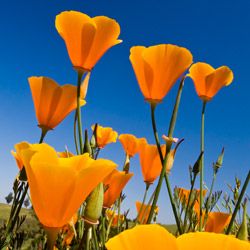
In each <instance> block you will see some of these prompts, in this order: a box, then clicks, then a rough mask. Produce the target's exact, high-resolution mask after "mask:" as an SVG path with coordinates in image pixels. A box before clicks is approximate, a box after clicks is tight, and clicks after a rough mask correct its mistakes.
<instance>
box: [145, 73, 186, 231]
mask: <svg viewBox="0 0 250 250" xmlns="http://www.w3.org/2000/svg"><path fill="white" fill-rule="evenodd" d="M184 80H185V77H183V78H182V80H181V82H180V85H179V89H178V94H177V97H176V101H175V106H174V109H173V112H172V117H171V121H170V125H169V130H168V137H170V138H171V137H172V136H173V132H174V128H175V124H176V119H177V114H178V109H179V105H180V100H181V94H182V90H183V86H184ZM154 111H155V105H153V104H151V119H152V126H153V131H154V135H155V141H156V145H157V148H158V152H159V156H160V159H161V162H162V171H161V175H160V177H159V181H158V184H157V187H156V192H155V197H154V200H153V204H152V208H151V210H150V214H149V217H148V221H147V223H148V224H149V223H150V222H151V220H152V217H153V213H154V208H155V206H156V204H157V201H158V198H159V194H160V190H161V186H162V181H163V178H164V177H165V182H166V185H167V190H168V195H169V199H170V202H171V206H172V209H173V213H174V217H175V220H176V224H177V227H178V231H179V233H180V234H181V233H182V230H181V226H180V222H179V219H178V214H177V210H176V207H175V204H174V199H173V195H172V190H171V186H170V182H169V179H168V175H167V173H166V164H167V161H168V157H169V156H170V150H171V145H172V143H168V142H167V143H166V153H165V157H164V158H163V154H162V151H161V146H160V143H159V137H158V133H157V129H156V122H155V117H154Z"/></svg>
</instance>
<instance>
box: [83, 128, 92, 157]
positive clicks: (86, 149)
mask: <svg viewBox="0 0 250 250" xmlns="http://www.w3.org/2000/svg"><path fill="white" fill-rule="evenodd" d="M84 137H85V138H84V146H83V153H89V154H90V155H91V154H92V149H91V146H90V143H89V137H88V130H87V129H85V136H84Z"/></svg>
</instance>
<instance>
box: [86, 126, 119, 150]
mask: <svg viewBox="0 0 250 250" xmlns="http://www.w3.org/2000/svg"><path fill="white" fill-rule="evenodd" d="M91 128H92V130H94V129H95V125H92V127H91ZM96 137H97V138H96V144H97V147H98V148H104V147H105V146H106V145H107V144H109V143H112V142H116V140H117V137H118V133H117V132H116V131H114V130H113V129H112V128H110V127H102V126H100V125H97V129H96Z"/></svg>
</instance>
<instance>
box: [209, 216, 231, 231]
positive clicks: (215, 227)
mask: <svg viewBox="0 0 250 250" xmlns="http://www.w3.org/2000/svg"><path fill="white" fill-rule="evenodd" d="M231 217H232V215H231V214H228V213H222V212H209V213H208V218H207V222H206V225H205V231H206V232H213V233H222V232H223V230H224V229H225V228H226V227H227V226H228V225H229V223H230V220H231Z"/></svg>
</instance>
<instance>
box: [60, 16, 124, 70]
mask: <svg viewBox="0 0 250 250" xmlns="http://www.w3.org/2000/svg"><path fill="white" fill-rule="evenodd" d="M55 25H56V29H57V31H58V33H59V34H60V36H61V37H62V38H63V40H64V42H65V44H66V47H67V50H68V54H69V57H70V60H71V62H72V64H73V66H74V67H76V68H77V67H79V68H82V69H83V70H87V71H90V70H92V68H93V67H94V66H95V64H96V63H97V62H98V60H99V59H100V58H101V57H102V56H103V54H104V53H105V52H106V51H107V50H108V49H110V48H111V47H112V46H114V45H116V44H119V43H121V42H122V40H118V36H119V34H120V26H119V24H118V23H117V22H116V21H115V20H114V19H111V18H109V17H106V16H96V17H93V18H91V17H89V16H88V15H86V14H84V13H81V12H78V11H64V12H62V13H60V14H59V15H57V16H56V21H55Z"/></svg>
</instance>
